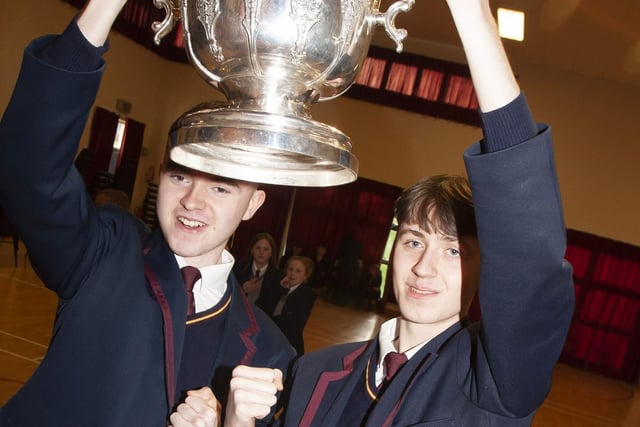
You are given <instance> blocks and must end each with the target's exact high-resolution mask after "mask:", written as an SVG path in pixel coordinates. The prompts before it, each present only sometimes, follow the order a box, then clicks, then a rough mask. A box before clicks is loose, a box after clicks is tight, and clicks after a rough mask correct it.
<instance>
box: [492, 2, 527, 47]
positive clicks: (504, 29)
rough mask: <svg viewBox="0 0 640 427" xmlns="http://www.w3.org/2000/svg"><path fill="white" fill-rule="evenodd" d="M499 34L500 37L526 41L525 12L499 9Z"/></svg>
mask: <svg viewBox="0 0 640 427" xmlns="http://www.w3.org/2000/svg"><path fill="white" fill-rule="evenodd" d="M498 32H499V33H500V37H502V38H505V39H510V40H517V41H519V42H521V41H523V40H524V12H522V11H519V10H513V9H505V8H502V7H500V8H498Z"/></svg>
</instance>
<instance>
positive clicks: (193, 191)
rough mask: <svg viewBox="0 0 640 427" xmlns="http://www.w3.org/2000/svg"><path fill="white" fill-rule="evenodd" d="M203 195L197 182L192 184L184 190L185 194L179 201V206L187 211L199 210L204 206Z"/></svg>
mask: <svg viewBox="0 0 640 427" xmlns="http://www.w3.org/2000/svg"><path fill="white" fill-rule="evenodd" d="M203 197H204V196H203V193H202V190H201V188H200V186H199V185H198V182H197V181H196V180H194V182H193V183H192V184H191V185H190V186H189V188H188V189H187V190H186V192H185V194H184V195H183V196H182V198H181V199H180V204H181V205H182V206H183V207H184V208H185V209H187V210H190V211H191V210H196V209H201V208H202V207H203V206H204V198H203Z"/></svg>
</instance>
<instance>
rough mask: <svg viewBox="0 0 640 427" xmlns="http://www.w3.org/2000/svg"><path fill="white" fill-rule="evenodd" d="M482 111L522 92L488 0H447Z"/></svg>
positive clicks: (501, 103) (509, 99)
mask: <svg viewBox="0 0 640 427" xmlns="http://www.w3.org/2000/svg"><path fill="white" fill-rule="evenodd" d="M447 3H448V4H449V9H450V10H451V15H452V16H453V20H454V22H455V25H456V28H457V30H458V34H459V36H460V40H461V41H462V46H463V47H464V51H465V55H466V57H467V63H468V65H469V69H470V71H471V77H472V79H473V85H474V87H475V90H476V95H477V96H478V103H479V105H480V110H481V111H482V112H489V111H493V110H496V109H498V108H500V107H503V106H505V105H507V104H508V103H509V102H511V101H513V100H514V99H515V98H516V97H517V96H518V94H519V93H520V87H519V86H518V83H517V81H516V79H515V76H514V74H513V71H512V70H511V66H510V65H509V61H508V58H507V55H506V53H505V51H504V47H503V46H502V42H501V41H500V36H499V35H498V30H497V26H496V22H495V19H494V18H493V15H492V14H491V9H490V7H489V1H488V0H472V1H470V0H447Z"/></svg>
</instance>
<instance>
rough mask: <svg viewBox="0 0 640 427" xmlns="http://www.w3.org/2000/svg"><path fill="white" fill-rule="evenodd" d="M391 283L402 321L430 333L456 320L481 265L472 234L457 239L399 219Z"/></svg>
mask: <svg viewBox="0 0 640 427" xmlns="http://www.w3.org/2000/svg"><path fill="white" fill-rule="evenodd" d="M392 262H393V289H394V293H395V296H396V299H397V301H398V305H399V307H400V312H401V315H402V319H403V321H407V322H409V323H411V324H412V325H411V327H412V328H413V329H414V331H421V332H419V333H420V334H423V337H424V339H427V338H431V337H433V336H435V335H437V334H438V333H440V332H442V331H444V330H445V329H447V328H448V327H449V326H451V325H453V324H454V323H455V322H457V321H458V320H460V313H461V311H465V310H466V308H467V307H466V306H467V305H468V302H470V298H471V297H472V296H473V293H474V292H475V288H476V283H477V281H478V275H479V270H480V249H479V246H478V243H477V239H475V238H474V237H469V238H466V239H464V241H462V242H460V241H458V238H457V237H455V236H447V235H445V234H443V233H441V232H438V231H435V232H434V231H429V232H427V231H425V230H424V229H422V228H421V227H420V226H418V225H416V224H401V225H400V228H399V230H398V235H397V237H396V241H395V244H394V250H393V261H392Z"/></svg>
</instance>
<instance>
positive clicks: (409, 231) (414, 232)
mask: <svg viewBox="0 0 640 427" xmlns="http://www.w3.org/2000/svg"><path fill="white" fill-rule="evenodd" d="M406 234H411V235H412V236H414V237H421V238H424V236H425V234H428V233H426V232H425V231H421V230H415V229H413V228H404V229H400V230H399V231H398V237H401V236H404V235H406ZM435 234H437V235H438V237H439V238H441V239H442V240H446V241H448V242H458V243H462V242H461V241H460V239H459V238H458V237H457V236H450V235H448V234H443V233H439V232H436V233H435Z"/></svg>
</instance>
